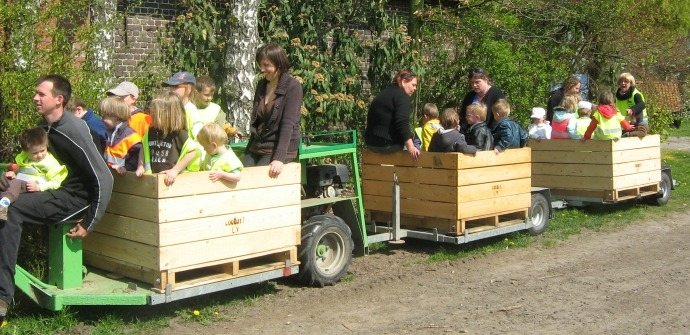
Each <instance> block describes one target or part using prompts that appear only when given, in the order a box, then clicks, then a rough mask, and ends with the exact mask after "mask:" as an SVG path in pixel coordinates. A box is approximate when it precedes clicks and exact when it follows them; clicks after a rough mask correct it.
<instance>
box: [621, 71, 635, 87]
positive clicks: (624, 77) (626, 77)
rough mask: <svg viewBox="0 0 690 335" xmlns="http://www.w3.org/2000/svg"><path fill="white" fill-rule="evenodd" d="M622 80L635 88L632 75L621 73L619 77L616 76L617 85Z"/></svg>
mask: <svg viewBox="0 0 690 335" xmlns="http://www.w3.org/2000/svg"><path fill="white" fill-rule="evenodd" d="M623 80H625V81H627V82H629V83H630V85H631V86H635V77H633V75H632V74H630V73H629V72H623V73H621V75H620V76H618V83H619V84H620V83H621V81H623Z"/></svg>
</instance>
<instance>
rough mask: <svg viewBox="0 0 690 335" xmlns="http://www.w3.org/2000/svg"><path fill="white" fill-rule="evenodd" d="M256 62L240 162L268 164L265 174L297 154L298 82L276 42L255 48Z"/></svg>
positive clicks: (275, 173) (278, 169) (277, 169)
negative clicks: (246, 137)
mask: <svg viewBox="0 0 690 335" xmlns="http://www.w3.org/2000/svg"><path fill="white" fill-rule="evenodd" d="M256 63H257V64H258V65H259V69H260V70H261V74H262V75H263V78H262V79H261V80H259V83H258V84H257V85H256V93H254V110H253V112H252V123H251V127H250V137H249V143H247V149H246V150H245V152H244V155H243V156H242V164H243V165H244V166H245V167H249V166H261V165H269V166H270V169H269V172H268V174H269V176H271V177H277V176H278V175H279V174H280V172H281V171H282V170H283V164H286V163H289V162H292V161H294V160H295V159H296V158H297V151H298V149H299V140H300V117H301V116H302V114H301V113H300V109H301V107H302V95H303V93H302V85H301V84H300V83H299V82H298V81H297V79H295V78H293V77H292V76H291V75H290V61H289V60H288V58H287V55H286V54H285V50H283V48H281V47H280V46H279V45H277V44H274V43H269V44H267V45H264V46H262V47H261V48H259V50H258V51H257V52H256Z"/></svg>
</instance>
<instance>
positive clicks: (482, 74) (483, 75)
mask: <svg viewBox="0 0 690 335" xmlns="http://www.w3.org/2000/svg"><path fill="white" fill-rule="evenodd" d="M475 79H484V80H486V81H489V72H486V70H484V69H483V68H481V67H475V68H472V69H470V71H469V72H468V73H467V80H469V81H472V80H475Z"/></svg>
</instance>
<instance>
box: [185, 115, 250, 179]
mask: <svg viewBox="0 0 690 335" xmlns="http://www.w3.org/2000/svg"><path fill="white" fill-rule="evenodd" d="M196 138H197V140H198V141H199V144H201V146H202V147H204V151H206V155H205V157H204V160H203V162H202V163H201V171H211V173H210V174H209V179H211V181H213V182H216V181H218V180H225V181H231V182H238V181H240V178H241V175H240V171H242V169H243V168H244V166H243V165H242V162H241V161H240V159H239V158H237V155H235V153H234V152H233V151H232V150H229V149H228V148H227V147H226V146H225V143H227V142H228V135H227V134H226V132H225V130H224V129H223V127H221V126H219V125H218V124H216V123H209V124H206V125H204V127H203V128H201V130H199V134H197V137H196Z"/></svg>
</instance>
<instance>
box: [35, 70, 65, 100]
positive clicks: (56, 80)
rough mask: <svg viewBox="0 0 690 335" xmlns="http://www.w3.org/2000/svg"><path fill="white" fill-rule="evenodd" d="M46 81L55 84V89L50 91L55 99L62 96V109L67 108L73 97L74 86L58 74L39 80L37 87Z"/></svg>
mask: <svg viewBox="0 0 690 335" xmlns="http://www.w3.org/2000/svg"><path fill="white" fill-rule="evenodd" d="M45 81H49V82H51V83H53V89H52V90H51V91H50V93H52V94H53V96H54V97H56V96H58V95H62V98H63V99H62V107H65V106H66V105H67V103H68V102H69V99H70V98H71V97H72V85H71V84H70V83H69V80H68V79H67V78H65V77H63V76H61V75H58V74H49V75H47V76H43V77H41V78H38V82H36V86H38V85H40V84H42V83H43V82H45Z"/></svg>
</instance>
